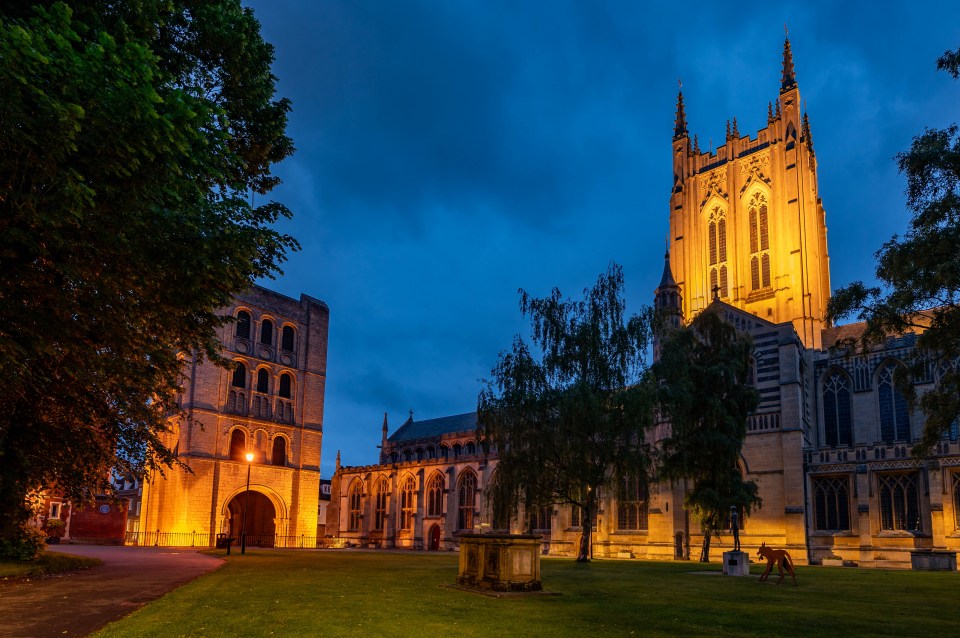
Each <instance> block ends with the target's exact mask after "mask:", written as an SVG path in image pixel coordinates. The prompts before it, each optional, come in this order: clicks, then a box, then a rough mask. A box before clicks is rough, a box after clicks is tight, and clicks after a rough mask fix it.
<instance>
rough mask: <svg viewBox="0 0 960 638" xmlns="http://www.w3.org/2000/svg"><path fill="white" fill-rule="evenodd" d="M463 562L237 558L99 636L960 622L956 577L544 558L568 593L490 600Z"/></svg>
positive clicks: (452, 558)
mask: <svg viewBox="0 0 960 638" xmlns="http://www.w3.org/2000/svg"><path fill="white" fill-rule="evenodd" d="M456 561H457V557H456V555H454V554H421V553H410V554H404V553H376V552H369V553H361V552H353V551H336V550H333V551H325V552H312V551H299V552H298V551H276V550H273V551H265V550H264V551H261V550H256V551H253V552H248V553H247V555H246V556H238V555H236V554H234V555H233V556H230V557H229V558H227V564H226V565H225V566H224V567H223V568H221V569H219V570H217V571H215V572H213V573H211V574H208V575H206V576H204V577H202V578H200V579H198V580H196V581H194V582H192V583H190V584H188V585H186V586H184V587H182V588H180V589H178V590H177V591H175V592H173V593H171V594H168V595H167V596H164V597H163V598H161V599H159V600H157V601H155V602H153V603H151V604H149V605H148V606H146V607H145V608H143V609H141V610H139V611H137V612H135V613H134V614H132V615H130V616H128V617H127V618H125V619H123V620H120V621H118V622H116V623H113V624H111V625H108V626H107V627H106V628H105V629H104V630H102V631H101V632H100V633H98V634H96V636H98V637H100V638H105V637H110V636H118V637H119V636H122V637H124V638H136V637H141V636H143V637H145V636H164V637H166V636H196V637H200V636H209V637H217V636H224V637H227V636H229V637H231V638H232V637H237V636H270V635H275V636H324V637H335V636H357V637H360V636H385V637H390V636H401V637H405V636H414V637H417V638H428V637H432V636H443V635H450V636H454V635H455V636H458V638H461V637H469V636H485V637H489V636H524V637H539V636H544V637H550V636H557V637H560V636H564V637H566V636H571V635H589V636H591V638H593V637H598V636H631V635H635V636H724V635H729V634H737V635H744V636H771V635H774V636H865V635H869V636H904V635H912V636H920V635H937V634H944V633H948V632H951V631H954V630H955V629H956V627H958V626H960V606H958V605H956V604H955V598H956V592H957V588H958V585H960V580H958V579H960V575H958V574H956V573H933V572H910V571H884V570H858V569H838V568H826V567H806V568H804V567H800V568H798V569H797V575H798V578H799V582H800V585H799V587H794V586H792V585H790V584H788V582H787V581H786V580H785V581H784V584H783V585H781V586H776V585H773V584H766V585H764V584H759V583H758V581H757V578H756V577H755V576H754V577H751V578H735V577H723V576H719V575H696V574H692V573H690V572H692V571H698V570H701V569H703V568H704V566H701V565H699V564H697V563H681V562H673V563H670V562H650V561H594V562H593V563H590V564H581V565H578V564H576V563H575V562H573V561H572V560H570V559H556V558H545V559H544V560H543V562H542V577H543V583H544V587H545V588H546V589H548V590H550V591H554V592H558V593H559V594H560V595H558V596H531V597H522V598H506V599H495V598H489V597H485V596H480V595H477V594H471V593H467V592H461V591H454V590H450V589H446V588H444V587H442V586H443V585H447V584H451V583H453V582H454V580H455V579H456V573H457V562H456ZM758 568H759V566H757V565H754V566H753V569H754V571H755V572H756V571H757V570H758ZM707 569H712V570H714V571H716V570H717V569H719V566H718V565H712V566H709V567H707ZM950 627H954V630H951V629H949V628H950Z"/></svg>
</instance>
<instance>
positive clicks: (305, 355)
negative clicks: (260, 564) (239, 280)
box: [128, 286, 330, 547]
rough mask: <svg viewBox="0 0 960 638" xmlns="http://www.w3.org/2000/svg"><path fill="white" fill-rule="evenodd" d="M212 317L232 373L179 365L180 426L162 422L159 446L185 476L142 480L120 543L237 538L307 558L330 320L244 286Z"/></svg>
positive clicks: (301, 303) (299, 303) (315, 307)
mask: <svg viewBox="0 0 960 638" xmlns="http://www.w3.org/2000/svg"><path fill="white" fill-rule="evenodd" d="M224 314H226V315H229V316H232V317H233V318H234V319H235V321H234V322H232V323H228V324H227V325H225V326H222V327H221V328H219V334H218V336H219V338H220V342H221V344H222V345H223V350H222V354H223V356H224V357H226V358H227V359H230V360H232V361H233V363H234V368H233V369H232V370H226V369H224V368H219V367H217V366H214V365H212V364H210V363H202V364H199V363H197V362H196V360H190V359H187V360H186V361H185V367H184V381H183V394H182V396H181V397H180V405H181V408H182V409H183V411H184V412H185V413H186V415H187V417H188V419H187V420H186V421H181V420H180V419H179V418H176V417H175V418H173V419H172V420H171V423H170V432H169V433H168V434H167V440H166V441H165V443H166V445H168V447H169V448H170V449H171V450H174V453H175V454H176V456H177V458H178V460H180V461H181V462H182V463H183V464H184V465H185V466H186V467H187V468H189V471H187V470H185V469H182V468H172V469H167V470H165V475H164V476H160V475H159V474H158V473H155V474H154V475H153V476H151V477H148V478H149V480H148V482H147V484H146V485H145V487H144V493H143V510H142V513H141V520H140V532H139V534H137V535H136V536H137V538H128V542H134V543H138V544H144V545H155V544H157V545H174V546H184V545H187V546H190V545H201V546H203V545H212V544H213V543H214V541H215V540H216V537H217V535H218V534H224V535H228V536H231V537H235V538H237V537H239V534H240V532H241V529H245V531H246V533H247V543H248V544H253V545H261V546H274V545H277V546H284V547H286V546H297V547H300V546H309V547H314V546H315V544H316V535H317V510H318V501H319V495H320V447H321V441H322V437H323V398H324V389H325V386H326V375H327V370H326V368H327V330H328V324H329V318H330V311H329V309H328V308H327V305H326V304H325V303H323V302H322V301H319V300H317V299H314V298H312V297H309V296H307V295H301V296H300V299H299V300H296V299H292V298H290V297H286V296H284V295H281V294H279V293H276V292H273V291H270V290H267V289H266V288H261V287H259V286H254V287H253V288H251V289H250V290H249V291H248V292H247V293H245V294H243V295H241V296H239V297H237V298H236V299H235V300H234V303H233V304H232V305H231V306H229V307H227V308H225V309H224ZM248 455H250V456H251V457H252V461H248V460H247V458H248ZM248 481H249V490H248V489H247V486H248ZM244 519H245V522H244Z"/></svg>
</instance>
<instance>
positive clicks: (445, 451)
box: [440, 445, 450, 461]
mask: <svg viewBox="0 0 960 638" xmlns="http://www.w3.org/2000/svg"><path fill="white" fill-rule="evenodd" d="M449 456H450V448H448V447H447V446H446V445H441V446H440V458H441V459H443V460H445V461H446V460H447V458H448V457H449Z"/></svg>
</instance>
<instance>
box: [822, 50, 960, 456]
mask: <svg viewBox="0 0 960 638" xmlns="http://www.w3.org/2000/svg"><path fill="white" fill-rule="evenodd" d="M938 66H939V68H941V69H943V70H946V71H948V72H949V73H950V74H951V75H953V76H954V77H957V76H958V71H960V50H957V51H956V52H953V53H951V52H949V51H948V52H947V53H946V54H944V56H943V57H941V58H940V60H939V64H938ZM897 164H898V166H899V168H900V172H901V173H903V174H904V175H906V178H907V188H906V196H907V207H908V208H909V209H910V211H911V213H912V215H911V218H910V225H909V228H908V230H907V232H906V234H905V235H904V236H903V237H898V236H894V237H893V238H892V239H890V240H889V241H888V242H886V243H885V244H884V245H883V247H882V248H881V249H880V250H879V251H878V252H877V255H876V257H877V268H876V276H877V279H878V280H879V281H880V283H881V285H880V286H877V287H868V286H866V285H864V284H863V282H859V281H857V282H854V283H852V284H850V285H848V286H845V287H843V288H841V289H839V290H837V291H836V292H835V293H834V295H833V297H832V298H831V299H830V303H829V305H828V313H827V314H828V320H829V321H831V322H834V321H837V320H839V319H843V318H846V317H850V316H855V317H856V318H857V319H858V320H859V321H863V322H865V324H866V325H865V330H864V331H863V333H862V335H861V336H860V337H858V338H853V337H851V338H848V339H846V340H844V341H841V342H840V343H839V344H835V345H839V346H840V347H844V348H846V349H848V350H849V351H853V350H855V349H857V348H859V349H860V350H861V351H868V350H869V349H870V348H872V347H875V346H876V345H878V344H882V343H884V342H885V341H886V340H887V339H888V338H889V336H890V335H900V334H903V333H905V332H911V331H913V332H919V333H920V334H919V335H918V337H917V341H916V350H915V354H914V357H913V361H912V365H911V370H910V373H905V372H904V373H900V374H898V375H897V382H898V386H899V388H900V389H901V391H902V392H903V393H904V395H905V396H906V398H907V399H908V401H910V403H911V405H912V406H913V407H915V408H916V407H919V408H920V409H922V410H923V412H924V413H925V414H926V416H927V421H926V425H925V427H924V431H923V434H922V437H921V439H920V441H919V442H918V443H917V444H915V445H914V448H913V452H914V454H916V455H917V456H924V455H926V454H928V453H929V452H930V450H931V449H932V448H933V447H934V445H936V443H937V441H939V440H940V438H941V437H942V436H943V434H944V433H945V432H947V431H948V429H949V428H950V425H951V423H954V422H955V421H956V420H957V419H958V418H960V363H958V358H960V250H957V247H958V246H960V132H958V128H957V125H956V124H954V125H952V126H948V127H947V128H945V129H927V130H926V131H924V132H923V133H922V134H921V135H918V136H917V137H915V138H914V139H913V144H912V145H911V147H910V150H909V151H907V152H904V153H900V154H899V155H897ZM931 364H932V365H933V366H934V367H935V369H936V371H937V376H939V383H938V384H937V387H936V388H935V389H933V390H930V391H928V392H926V393H924V394H922V395H920V396H918V395H917V393H916V391H915V389H914V386H913V383H912V382H911V377H912V376H915V375H917V374H918V373H920V372H921V368H923V367H925V366H928V365H931ZM923 376H926V375H923Z"/></svg>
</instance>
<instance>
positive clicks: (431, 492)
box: [427, 473, 443, 516]
mask: <svg viewBox="0 0 960 638" xmlns="http://www.w3.org/2000/svg"><path fill="white" fill-rule="evenodd" d="M442 514H443V475H442V474H439V473H437V474H434V475H433V478H431V479H430V483H429V484H428V486H427V516H441V515H442Z"/></svg>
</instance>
